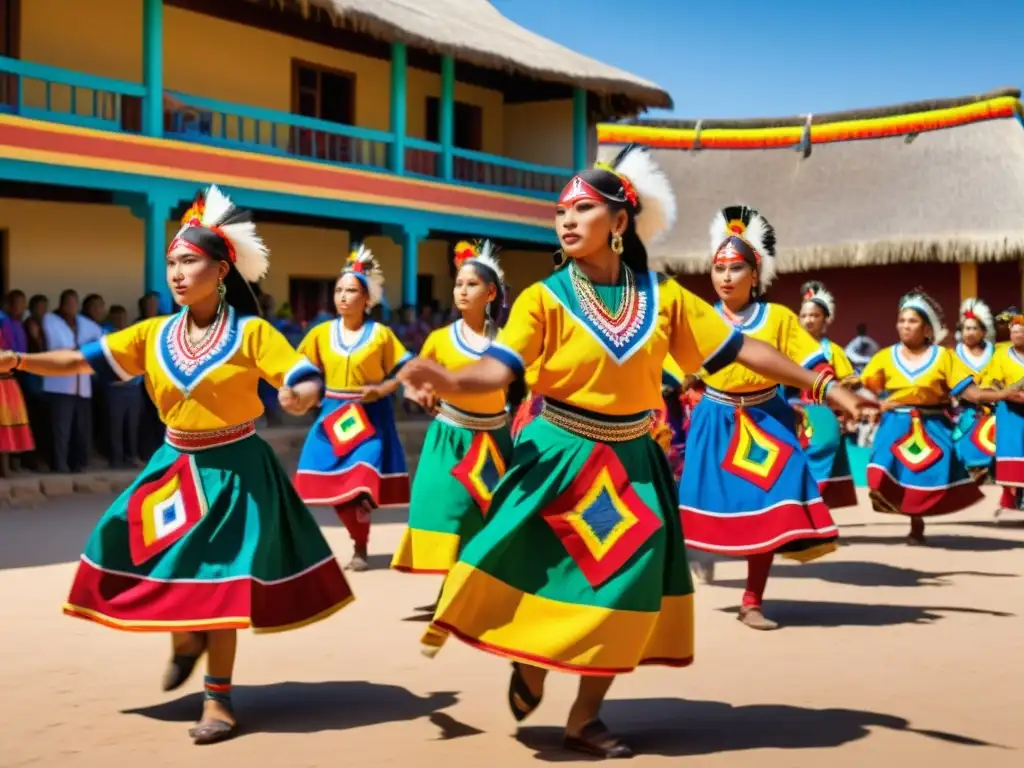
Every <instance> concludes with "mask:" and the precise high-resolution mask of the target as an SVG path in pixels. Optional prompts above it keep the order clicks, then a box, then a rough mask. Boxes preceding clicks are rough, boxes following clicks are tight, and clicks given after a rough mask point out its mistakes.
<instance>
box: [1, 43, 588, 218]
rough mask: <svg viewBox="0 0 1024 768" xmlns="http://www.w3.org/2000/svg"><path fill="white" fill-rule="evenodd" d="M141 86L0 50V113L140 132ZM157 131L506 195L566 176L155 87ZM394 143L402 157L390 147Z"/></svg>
mask: <svg viewBox="0 0 1024 768" xmlns="http://www.w3.org/2000/svg"><path fill="white" fill-rule="evenodd" d="M146 97H147V89H146V87H145V86H143V85H140V84H138V83H132V82H127V81H121V80H114V79H110V78H104V77H97V76H94V75H87V74H84V73H81V72H75V71H72V70H67V69H62V68H59V67H53V66H48V65H44V64H36V63H33V62H28V61H21V60H18V59H10V58H7V57H2V56H0V112H6V113H8V114H15V115H19V116H21V117H26V118H31V119H34V120H45V121H50V122H57V123H66V124H69V125H77V126H82V127H86V128H92V129H96V130H102V131H113V132H119V133H130V134H139V133H141V132H142V128H143V103H144V100H145V99H146ZM161 98H162V101H163V130H162V135H163V136H164V137H166V138H173V139H177V140H180V141H188V142H195V143H199V144H205V145H209V146H216V147H223V148H228V149H234V150H238V151H242V152H252V153H257V154H270V155H278V156H283V157H291V158H296V159H302V160H309V161H312V162H319V163H328V164H335V165H343V166H346V167H353V168H360V169H364V170H370V171H375V172H380V173H392V172H394V169H395V168H396V167H397V168H399V169H400V173H402V174H403V175H406V176H414V177H419V178H426V179H434V180H438V181H443V182H446V183H452V184H458V185H462V186H474V187H481V188H486V189H494V190H499V191H504V192H510V193H514V194H522V195H529V196H537V197H544V198H548V197H552V196H554V195H556V194H557V193H558V191H559V190H561V188H562V187H563V186H564V185H565V184H566V182H567V181H568V180H569V178H570V177H571V176H572V171H571V170H570V169H567V168H557V167H551V166H544V165H536V164H532V163H526V162H522V161H520V160H513V159H510V158H505V157H500V156H497V155H491V154H486V153H483V152H473V151H469V150H463V149H458V148H454V147H453V148H451V149H450V153H451V157H450V159H449V161H448V162H445V155H444V148H443V147H442V145H441V144H438V143H434V142H428V141H423V140H420V139H416V138H412V137H408V136H405V137H402V141H401V142H396V136H395V134H394V133H393V132H388V131H380V130H373V129H369V128H361V127H358V126H351V125H342V124H340V123H333V122H330V121H326V120H319V119H315V118H310V117H305V116H302V115H295V114H291V113H288V112H278V111H274V110H268V109H262V108H259V107H252V106H248V105H245V104H235V103H230V102H224V101H217V100H214V99H208V98H204V97H200V96H194V95H192V94H188V93H180V92H176V91H169V90H164V91H162V96H161ZM399 144H401V146H402V152H403V155H404V156H403V162H401V163H396V162H395V158H394V153H395V151H396V146H398V145H399Z"/></svg>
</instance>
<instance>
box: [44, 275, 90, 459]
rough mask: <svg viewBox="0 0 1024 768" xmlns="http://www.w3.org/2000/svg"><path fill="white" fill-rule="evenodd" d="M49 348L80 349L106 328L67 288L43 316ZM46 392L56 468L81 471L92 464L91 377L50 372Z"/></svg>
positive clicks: (45, 379)
mask: <svg viewBox="0 0 1024 768" xmlns="http://www.w3.org/2000/svg"><path fill="white" fill-rule="evenodd" d="M43 335H44V336H45V337H46V347H47V349H51V350H52V349H80V348H81V347H82V346H84V345H85V344H87V343H89V342H90V341H95V340H96V339H98V338H100V337H101V336H102V335H103V330H102V329H101V328H100V326H99V325H97V324H96V323H94V322H93V321H92V320H90V319H89V318H88V317H86V316H85V315H80V314H79V313H78V294H77V293H75V292H74V291H72V290H66V291H64V292H63V293H62V294H61V295H60V305H59V306H58V307H57V311H56V312H48V313H47V314H46V315H45V316H44V317H43ZM43 392H44V393H45V394H46V400H47V402H48V403H49V406H50V414H49V415H50V422H51V425H52V435H53V445H52V450H53V460H52V461H51V462H50V467H51V468H52V469H53V471H54V472H81V471H82V470H83V469H85V468H86V466H88V464H89V446H90V443H91V439H92V428H91V427H92V423H91V422H92V377H91V376H89V375H88V374H76V375H74V376H47V377H45V378H44V379H43Z"/></svg>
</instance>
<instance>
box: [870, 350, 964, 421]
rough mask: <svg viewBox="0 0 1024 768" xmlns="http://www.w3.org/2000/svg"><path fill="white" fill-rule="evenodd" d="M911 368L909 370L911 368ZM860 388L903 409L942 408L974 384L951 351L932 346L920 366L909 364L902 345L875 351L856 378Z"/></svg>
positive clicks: (918, 364)
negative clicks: (911, 406)
mask: <svg viewBox="0 0 1024 768" xmlns="http://www.w3.org/2000/svg"><path fill="white" fill-rule="evenodd" d="M912 365H913V366H914V367H911V366H912ZM860 378H861V381H862V382H863V384H864V386H865V387H867V388H868V389H870V390H871V391H872V392H875V393H877V394H882V393H886V395H887V399H888V400H889V401H890V402H893V403H900V404H903V405H921V406H926V407H928V406H943V405H946V404H947V403H948V402H949V398H950V397H951V396H952V397H956V396H957V395H959V394H960V393H961V392H963V391H964V390H965V389H967V387H969V386H970V385H971V384H973V383H974V376H973V375H972V374H971V371H970V370H969V369H968V368H967V366H965V365H964V364H963V362H962V361H961V360H960V358H959V357H957V356H956V353H955V352H953V350H951V349H948V348H946V347H940V346H938V345H937V344H933V345H932V347H931V350H930V351H929V353H928V356H927V357H925V359H924V360H923V361H922V362H919V363H913V364H912V363H910V362H909V361H908V360H907V358H906V356H905V354H904V352H903V345H902V344H894V345H893V346H891V347H886V348H885V349H882V350H879V351H878V352H876V353H875V356H874V357H872V358H871V360H870V361H869V362H868V364H867V365H866V366H864V370H863V371H862V372H861V374H860Z"/></svg>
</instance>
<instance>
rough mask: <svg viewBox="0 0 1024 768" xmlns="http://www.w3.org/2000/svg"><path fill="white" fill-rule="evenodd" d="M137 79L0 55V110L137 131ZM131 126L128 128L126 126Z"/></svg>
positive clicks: (142, 89) (139, 92) (139, 93)
mask: <svg viewBox="0 0 1024 768" xmlns="http://www.w3.org/2000/svg"><path fill="white" fill-rule="evenodd" d="M145 95H146V89H145V87H143V86H141V85H139V84H138V83H129V82H125V81H122V80H114V79H112V78H108V77H96V76H95V75H85V74H82V73H81V72H75V71H73V70H69V69H61V68H60V67H50V66H47V65H45V64H35V63H33V62H29V61H19V60H18V59H9V58H7V57H6V56H0V111H3V112H8V113H14V114H17V115H21V116H22V117H30V118H33V119H36V120H47V121H49V122H57V123H68V124H70V125H80V126H83V127H85V128H97V129H99V130H105V131H119V132H123V131H130V132H137V131H138V130H139V127H138V124H139V123H140V122H141V119H140V118H141V110H140V109H139V105H140V104H141V101H142V98H143V97H144V96H145ZM133 128H134V131H132V129H133Z"/></svg>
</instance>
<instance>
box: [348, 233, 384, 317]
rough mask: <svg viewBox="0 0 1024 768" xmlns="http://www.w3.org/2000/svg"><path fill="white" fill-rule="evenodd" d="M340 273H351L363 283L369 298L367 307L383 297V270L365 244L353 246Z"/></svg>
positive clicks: (374, 304)
mask: <svg viewBox="0 0 1024 768" xmlns="http://www.w3.org/2000/svg"><path fill="white" fill-rule="evenodd" d="M341 274H343V275H352V276H354V277H355V278H357V279H358V280H359V282H361V283H362V284H363V287H364V288H365V289H366V294H367V296H369V298H370V300H369V302H368V308H372V307H375V306H377V305H378V304H380V302H381V299H383V298H384V271H383V270H382V269H381V268H380V264H379V263H378V262H377V259H376V257H375V256H374V255H373V251H371V250H370V249H369V248H367V247H366V246H365V245H363V244H361V243H360V244H359V245H357V246H355V247H353V249H352V252H351V253H349V255H348V260H347V261H346V262H345V267H344V269H342V270H341Z"/></svg>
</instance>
